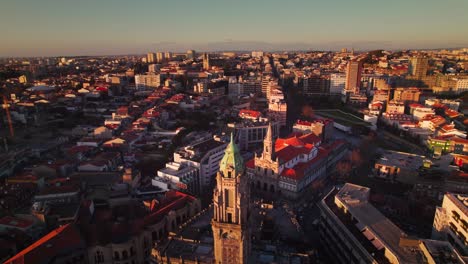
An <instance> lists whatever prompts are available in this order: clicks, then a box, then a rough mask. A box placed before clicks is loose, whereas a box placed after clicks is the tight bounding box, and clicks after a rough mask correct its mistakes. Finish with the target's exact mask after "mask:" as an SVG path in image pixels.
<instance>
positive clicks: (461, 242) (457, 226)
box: [432, 193, 468, 256]
mask: <svg viewBox="0 0 468 264" xmlns="http://www.w3.org/2000/svg"><path fill="white" fill-rule="evenodd" d="M467 227H468V196H467V195H463V194H454V193H446V194H445V195H444V199H443V201H442V206H441V207H437V208H436V213H435V216H434V224H433V226H432V238H433V239H444V240H447V241H448V242H450V244H452V245H453V247H454V248H456V249H457V250H458V251H459V252H460V253H461V254H462V255H464V256H466V255H468V246H467V244H468V243H467V239H468V231H467Z"/></svg>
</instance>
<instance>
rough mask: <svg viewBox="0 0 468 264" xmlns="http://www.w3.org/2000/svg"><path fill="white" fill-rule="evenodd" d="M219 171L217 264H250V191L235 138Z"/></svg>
mask: <svg viewBox="0 0 468 264" xmlns="http://www.w3.org/2000/svg"><path fill="white" fill-rule="evenodd" d="M219 167H220V168H219V171H218V173H217V174H216V188H215V190H214V192H213V204H214V214H213V219H212V221H211V226H212V228H213V238H214V257H215V263H217V264H224V263H232V264H237V263H247V259H248V256H249V254H250V230H249V224H248V221H249V213H250V212H249V198H250V197H249V196H250V190H249V184H248V179H247V176H246V175H245V166H244V161H243V159H242V156H241V155H240V151H239V148H238V147H237V145H236V144H235V143H234V138H233V135H232V134H231V142H230V143H229V145H228V146H227V148H226V151H225V154H224V157H223V159H222V160H221V163H220V166H219Z"/></svg>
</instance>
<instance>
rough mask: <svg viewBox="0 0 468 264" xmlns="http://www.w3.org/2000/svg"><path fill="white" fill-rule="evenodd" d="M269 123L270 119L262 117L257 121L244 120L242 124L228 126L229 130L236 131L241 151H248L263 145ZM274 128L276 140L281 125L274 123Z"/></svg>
mask: <svg viewBox="0 0 468 264" xmlns="http://www.w3.org/2000/svg"><path fill="white" fill-rule="evenodd" d="M269 123H270V120H269V119H267V118H262V117H260V118H258V119H257V120H247V119H243V120H242V121H241V122H238V123H231V124H228V128H230V129H232V130H234V131H235V138H236V142H237V144H238V146H239V147H240V148H241V150H248V149H253V148H256V147H258V146H260V145H261V144H262V142H263V140H264V139H265V135H266V133H267V129H268V124H269ZM272 126H273V137H275V138H276V137H278V136H279V129H280V124H279V122H277V121H272Z"/></svg>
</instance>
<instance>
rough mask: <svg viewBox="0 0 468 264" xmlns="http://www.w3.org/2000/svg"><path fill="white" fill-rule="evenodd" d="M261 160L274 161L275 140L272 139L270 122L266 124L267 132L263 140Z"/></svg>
mask: <svg viewBox="0 0 468 264" xmlns="http://www.w3.org/2000/svg"><path fill="white" fill-rule="evenodd" d="M262 158H263V159H266V160H269V161H275V160H276V154H275V140H274V139H273V128H272V127H271V122H270V123H268V130H267V133H266V136H265V139H264V140H263V152H262Z"/></svg>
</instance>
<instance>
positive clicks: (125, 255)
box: [122, 250, 128, 259]
mask: <svg viewBox="0 0 468 264" xmlns="http://www.w3.org/2000/svg"><path fill="white" fill-rule="evenodd" d="M122 259H128V253H127V250H124V251H123V252H122Z"/></svg>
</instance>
